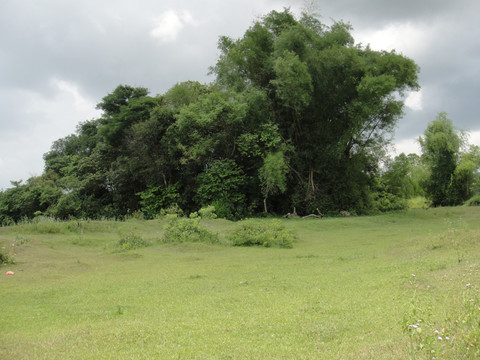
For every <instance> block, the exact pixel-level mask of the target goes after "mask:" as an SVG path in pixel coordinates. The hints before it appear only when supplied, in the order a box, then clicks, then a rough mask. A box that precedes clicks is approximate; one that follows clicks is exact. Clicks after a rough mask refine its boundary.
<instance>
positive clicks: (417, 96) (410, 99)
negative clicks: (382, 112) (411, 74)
mask: <svg viewBox="0 0 480 360" xmlns="http://www.w3.org/2000/svg"><path fill="white" fill-rule="evenodd" d="M405 106H407V107H408V108H410V109H412V110H414V111H419V110H423V104H422V91H421V90H420V91H412V92H410V93H409V94H408V96H407V98H406V99H405Z"/></svg>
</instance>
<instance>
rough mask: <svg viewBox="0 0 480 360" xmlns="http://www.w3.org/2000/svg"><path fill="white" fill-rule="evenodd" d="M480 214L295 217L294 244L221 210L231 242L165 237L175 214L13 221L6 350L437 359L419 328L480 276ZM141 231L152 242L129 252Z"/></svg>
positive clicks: (3, 231)
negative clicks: (125, 240)
mask: <svg viewBox="0 0 480 360" xmlns="http://www.w3.org/2000/svg"><path fill="white" fill-rule="evenodd" d="M479 217H480V208H478V207H459V208H442V209H429V210H423V209H412V210H409V211H408V212H401V213H395V214H387V215H381V216H372V217H350V218H324V219H305V220H302V219H289V220H286V219H282V220H281V221H282V223H283V224H284V225H285V226H286V227H287V228H289V229H293V230H295V231H296V233H297V240H296V242H295V243H294V244H293V248H292V249H276V248H264V247H252V248H242V247H232V246H226V245H225V242H226V241H227V239H228V237H229V235H230V234H231V233H232V232H233V231H234V229H235V227H236V224H235V223H232V222H229V221H225V220H221V219H215V220H202V222H201V224H202V225H203V226H205V227H206V228H208V229H209V230H210V231H213V232H216V233H218V234H219V237H220V238H221V241H220V244H203V243H182V244H163V243H162V242H161V239H162V236H163V226H164V225H165V222H164V221H163V220H152V221H140V220H129V221H126V222H114V221H101V222H100V221H98V222H96V221H79V222H74V221H71V222H66V223H60V222H55V221H52V220H48V221H50V223H47V224H46V225H45V224H42V223H37V224H27V223H25V224H21V225H17V226H12V227H5V228H0V243H1V246H2V247H5V249H4V250H5V251H9V253H10V254H11V255H12V256H14V259H15V264H14V265H11V264H9V265H2V266H1V269H3V270H2V272H1V273H0V301H1V307H0V309H1V310H0V311H1V313H0V359H49V360H50V359H408V358H418V359H423V358H426V357H423V356H424V352H422V351H423V350H416V348H415V346H416V345H418V344H416V343H415V341H416V340H415V339H414V338H413V337H411V336H409V334H408V332H407V331H406V326H408V324H413V323H414V322H415V321H417V320H418V319H416V318H417V317H419V316H420V315H421V316H423V317H422V319H424V321H429V323H431V324H437V323H438V324H441V323H442V322H443V321H446V320H445V319H448V317H449V316H451V312H452V311H453V309H458V303H459V301H460V300H461V299H462V291H463V290H464V288H465V284H466V283H471V284H475V286H477V285H480V276H479V272H478V271H475V270H477V269H478V270H480V235H479V234H480V222H479V221H478V219H479ZM42 221H47V220H42ZM42 221H41V222H42ZM258 221H271V220H268V219H265V220H258ZM128 234H134V235H135V236H139V237H141V238H142V239H144V240H145V241H147V242H149V243H151V244H152V246H149V247H145V248H139V249H134V250H129V251H118V247H117V246H116V244H117V243H118V241H119V239H121V238H122V237H124V236H126V235H128ZM12 244H14V245H15V246H13V247H12V246H11V245H12ZM7 270H12V271H14V272H15V275H13V276H7V275H5V272H6V271H7ZM412 274H415V276H414V277H413V276H412ZM412 279H413V280H414V281H412ZM427 308H428V311H426V310H425V309H427ZM453 314H456V313H455V312H454V313H453ZM427 317H428V319H427ZM432 326H433V325H432ZM456 337H457V338H458V339H459V338H460V337H461V334H456ZM412 340H413V341H412ZM457 344H460V342H458V343H457ZM457 344H454V345H452V349H453V350H452V349H450V350H449V349H447V350H445V353H448V351H450V356H449V357H448V358H449V359H456V358H458V359H461V358H465V357H464V353H463V352H462V351H463V350H462V349H461V348H459V347H458V346H459V345H457ZM455 346H456V347H455ZM454 350H455V352H454ZM430 358H431V357H430Z"/></svg>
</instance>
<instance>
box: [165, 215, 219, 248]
mask: <svg viewBox="0 0 480 360" xmlns="http://www.w3.org/2000/svg"><path fill="white" fill-rule="evenodd" d="M164 230H165V233H164V236H163V242H166V243H183V242H205V243H218V241H219V240H218V236H217V235H216V234H213V233H211V232H210V231H208V230H207V229H205V228H204V227H202V226H200V218H198V217H196V218H190V219H189V218H181V217H178V216H176V215H167V225H166V226H165V229H164Z"/></svg>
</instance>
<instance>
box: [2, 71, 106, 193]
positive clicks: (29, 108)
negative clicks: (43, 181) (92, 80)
mask: <svg viewBox="0 0 480 360" xmlns="http://www.w3.org/2000/svg"><path fill="white" fill-rule="evenodd" d="M48 84H49V85H48V87H49V88H50V90H49V91H48V92H46V93H42V92H36V91H32V90H26V89H9V90H8V91H5V90H0V97H1V98H2V99H3V100H4V101H5V104H8V112H7V111H4V112H3V116H5V118H2V123H1V131H0V189H1V188H5V187H8V184H9V183H10V180H15V181H17V180H20V179H23V180H26V179H27V178H29V177H31V176H34V175H40V174H41V173H42V171H43V167H44V164H43V154H44V153H45V152H47V151H48V149H49V148H50V146H51V145H52V143H53V142H54V141H55V140H57V139H59V138H62V137H65V136H67V135H69V134H72V133H74V132H75V129H76V126H77V125H78V124H79V123H80V122H83V121H85V120H90V119H93V118H96V117H99V116H100V111H99V110H96V109H95V102H94V101H93V100H92V99H90V98H89V97H88V96H87V95H85V94H84V93H83V92H82V91H81V89H80V88H79V87H78V86H77V85H76V84H75V83H73V82H70V81H67V80H63V79H59V78H52V79H50V81H49V82H48Z"/></svg>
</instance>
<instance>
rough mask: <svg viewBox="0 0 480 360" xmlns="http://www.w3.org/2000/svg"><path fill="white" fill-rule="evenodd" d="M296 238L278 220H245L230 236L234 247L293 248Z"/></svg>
mask: <svg viewBox="0 0 480 360" xmlns="http://www.w3.org/2000/svg"><path fill="white" fill-rule="evenodd" d="M295 239H296V236H295V234H294V233H293V231H291V230H290V229H287V228H285V226H284V225H283V224H282V223H281V222H280V221H278V220H272V221H268V222H267V221H262V222H258V221H253V220H244V221H241V222H240V223H239V225H238V226H237V229H235V230H234V232H233V233H232V235H231V236H230V241H231V242H232V245H233V246H264V247H276V248H288V249H290V248H292V247H293V242H294V241H295Z"/></svg>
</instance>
